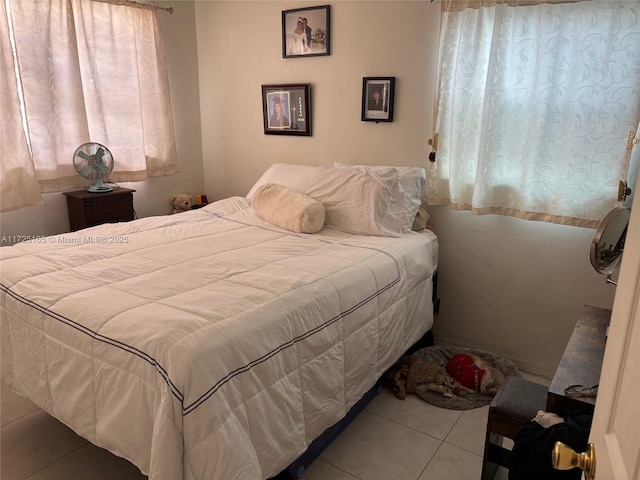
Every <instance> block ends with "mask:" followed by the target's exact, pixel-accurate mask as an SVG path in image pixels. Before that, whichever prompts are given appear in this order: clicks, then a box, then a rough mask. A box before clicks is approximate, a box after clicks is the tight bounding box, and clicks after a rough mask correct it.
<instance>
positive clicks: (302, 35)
mask: <svg viewBox="0 0 640 480" xmlns="http://www.w3.org/2000/svg"><path fill="white" fill-rule="evenodd" d="M330 9H331V6H330V5H322V6H320V7H305V8H296V9H294V10H284V11H283V12H282V58H293V57H317V56H320V55H330V54H331V42H330V39H331V29H330V27H329V24H330V22H329V14H330Z"/></svg>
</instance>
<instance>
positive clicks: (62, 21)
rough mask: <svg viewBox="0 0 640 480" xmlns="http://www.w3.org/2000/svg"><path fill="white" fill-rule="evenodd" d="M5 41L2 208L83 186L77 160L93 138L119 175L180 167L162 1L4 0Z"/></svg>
mask: <svg viewBox="0 0 640 480" xmlns="http://www.w3.org/2000/svg"><path fill="white" fill-rule="evenodd" d="M0 48H1V57H0V60H1V61H2V65H1V69H0V71H1V73H0V102H1V103H0V105H1V115H2V125H3V132H2V143H1V144H0V174H1V175H0V188H1V190H0V197H1V200H2V203H1V204H0V210H2V211H8V210H14V209H16V208H20V207H23V206H28V205H37V204H40V203H41V202H42V200H41V195H40V193H41V192H42V193H44V192H56V191H62V190H68V189H70V188H74V187H80V186H84V185H85V184H86V183H85V181H84V179H83V178H82V177H81V176H80V175H78V174H77V173H76V171H75V169H74V167H73V162H72V157H73V153H74V151H75V149H76V148H77V147H78V146H79V145H81V144H83V143H85V142H88V141H92V142H98V143H102V144H104V145H106V146H107V147H108V148H109V150H110V151H111V152H112V153H113V156H114V159H115V168H114V171H113V172H112V173H111V175H110V177H109V180H111V181H115V182H118V181H122V182H124V181H141V180H144V179H146V178H148V177H150V176H160V175H169V174H173V173H176V172H177V171H178V163H177V155H176V148H175V136H174V129H173V120H172V115H171V104H170V96H169V81H168V75H167V66H166V63H165V59H164V48H163V44H162V38H161V36H160V31H159V25H158V20H157V17H156V12H155V10H154V9H153V8H146V7H143V6H142V5H137V6H128V5H121V4H118V5H115V4H109V3H103V2H96V1H87V0H60V1H55V2H49V1H46V2H43V1H35V2H34V1H33V0H0ZM5 126H6V128H5ZM23 126H24V128H23Z"/></svg>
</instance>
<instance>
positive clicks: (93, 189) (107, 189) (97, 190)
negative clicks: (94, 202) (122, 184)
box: [87, 185, 113, 193]
mask: <svg viewBox="0 0 640 480" xmlns="http://www.w3.org/2000/svg"><path fill="white" fill-rule="evenodd" d="M87 191H89V192H91V193H107V192H112V191H113V188H111V187H108V186H107V185H100V186H98V185H91V186H90V187H89V188H87Z"/></svg>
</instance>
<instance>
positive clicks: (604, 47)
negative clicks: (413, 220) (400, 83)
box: [429, 0, 640, 227]
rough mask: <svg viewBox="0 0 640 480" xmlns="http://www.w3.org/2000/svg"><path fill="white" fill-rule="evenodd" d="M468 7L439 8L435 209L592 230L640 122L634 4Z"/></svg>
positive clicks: (638, 29)
mask: <svg viewBox="0 0 640 480" xmlns="http://www.w3.org/2000/svg"><path fill="white" fill-rule="evenodd" d="M499 1H500V0H499ZM508 1H510V3H512V4H518V2H517V1H514V0H508ZM560 1H561V0H560ZM463 3H465V2H463V1H458V2H457V4H456V2H454V1H450V0H449V1H444V2H443V7H444V8H443V13H442V27H441V37H440V50H439V56H440V63H439V69H440V71H439V75H438V93H437V107H436V110H437V113H436V131H437V132H438V134H439V147H438V155H437V161H436V163H435V164H434V165H433V168H432V169H431V171H430V172H429V201H430V203H431V204H440V205H450V206H452V207H454V208H457V209H467V210H471V211H472V212H474V213H479V214H483V213H497V214H504V215H512V216H516V217H520V218H525V219H532V220H543V221H550V222H555V223H562V224H569V225H580V226H587V227H595V226H596V225H597V223H598V222H599V220H600V219H602V218H603V217H604V216H605V214H606V213H607V212H608V211H609V210H610V209H611V208H612V207H613V206H614V204H615V201H616V198H617V189H618V182H619V181H620V180H623V179H625V178H626V169H627V166H628V159H629V151H628V150H627V149H626V146H627V139H628V137H629V134H630V131H634V132H635V130H636V128H637V126H638V121H639V120H640V117H639V112H640V68H639V65H640V64H639V61H640V18H639V13H640V11H639V10H638V9H637V2H635V1H633V2H632V1H615V2H614V1H604V2H598V1H581V2H577V3H559V4H539V5H530V4H531V3H536V2H534V1H532V0H527V2H526V3H528V4H529V5H528V6H509V5H506V4H503V3H500V4H498V5H496V1H493V2H492V3H493V6H489V7H487V6H480V7H479V8H465V9H461V8H460V6H461V5H462V4H463ZM469 3H475V4H476V5H475V6H476V7H478V5H477V4H487V3H491V2H488V1H487V0H485V1H483V2H473V1H471V2H467V4H469ZM520 3H525V2H520ZM537 3H542V2H537ZM555 3H558V0H555ZM452 5H453V6H455V7H456V8H457V10H458V11H451V9H449V8H448V7H450V6H452Z"/></svg>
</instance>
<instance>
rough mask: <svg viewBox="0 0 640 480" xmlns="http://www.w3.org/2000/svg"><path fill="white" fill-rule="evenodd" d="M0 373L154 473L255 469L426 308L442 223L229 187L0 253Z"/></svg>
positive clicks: (332, 410)
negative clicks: (280, 216)
mask: <svg viewBox="0 0 640 480" xmlns="http://www.w3.org/2000/svg"><path fill="white" fill-rule="evenodd" d="M0 253H1V263H0V275H1V277H0V278H1V294H0V295H1V304H0V307H1V313H2V316H1V322H2V323H1V326H0V328H1V333H2V377H3V378H2V379H3V381H5V382H7V383H8V384H9V385H10V386H12V388H13V389H14V390H16V391H17V392H19V393H22V394H24V395H26V396H27V397H29V398H30V399H31V400H33V401H34V402H35V403H36V404H37V405H38V406H40V407H41V408H43V409H45V410H46V411H48V412H49V413H50V414H51V415H53V416H55V417H56V418H58V419H59V420H61V421H62V422H64V423H65V424H67V425H68V426H70V427H71V428H73V429H74V430H75V431H76V432H77V433H78V434H80V435H82V436H83V437H85V438H87V439H88V440H90V441H91V442H93V443H94V444H96V445H99V446H101V447H103V448H106V449H108V450H110V451H112V452H113V453H115V454H116V455H119V456H122V457H124V458H127V459H129V460H130V461H131V462H133V463H134V464H136V465H137V466H138V467H139V468H140V469H141V470H142V472H144V473H146V474H148V475H149V477H150V478H151V479H152V480H165V479H166V480H180V479H188V480H190V479H199V480H207V479H213V478H215V479H216V480H228V479H242V480H251V479H264V478H267V477H269V476H272V475H274V474H276V473H278V472H279V471H280V470H282V469H283V468H285V467H286V466H287V465H288V464H289V463H290V462H291V461H293V460H294V459H295V458H297V456H299V455H300V454H301V453H302V452H304V450H305V449H306V448H307V446H308V445H309V443H310V442H311V441H312V440H313V439H314V438H316V437H317V436H318V435H320V434H321V433H322V432H323V431H324V430H325V429H326V428H327V427H329V426H331V425H332V424H334V423H335V422H337V421H338V420H339V419H340V418H342V417H343V416H344V415H345V413H346V412H347V411H348V409H349V408H350V407H351V406H352V405H353V404H355V402H357V400H359V398H360V397H361V396H362V394H363V393H364V392H366V391H367V390H368V389H369V388H371V387H372V386H373V385H374V383H375V382H376V380H377V379H378V378H379V376H380V375H381V374H382V373H383V372H384V371H385V370H386V369H387V368H388V367H389V366H390V365H391V364H392V363H393V362H394V361H395V360H396V359H397V358H398V357H399V356H400V355H401V354H402V353H403V352H404V351H405V350H406V349H407V348H408V347H409V346H411V345H412V344H413V343H414V342H415V341H417V340H418V339H419V338H420V337H421V336H422V335H423V334H424V333H425V332H426V331H427V330H428V329H429V328H431V325H432V322H433V316H432V305H431V277H432V275H433V273H434V272H435V269H436V262H437V239H436V237H435V235H434V234H433V233H432V232H430V231H425V232H421V233H416V232H412V233H411V234H408V235H404V236H402V237H401V238H391V237H367V236H356V235H349V234H345V233H342V232H339V231H337V230H331V229H328V228H325V229H323V230H322V231H321V232H320V233H318V234H314V235H305V234H294V233H292V232H288V231H285V230H282V229H279V228H277V227H274V226H273V225H270V224H268V223H266V222H264V221H263V220H261V219H260V218H258V217H257V216H256V215H255V214H253V212H252V210H251V208H250V205H249V203H248V201H247V200H245V199H244V198H240V197H234V198H230V199H226V200H222V201H219V202H216V203H213V204H211V205H209V206H207V207H205V208H202V209H199V210H194V211H191V212H186V213H181V214H178V215H171V216H163V217H150V218H145V219H140V220H137V221H134V222H129V223H121V224H110V225H101V226H98V227H94V228H91V229H87V230H83V231H80V232H75V233H71V234H66V235H61V236H55V237H48V238H45V239H38V240H37V241H32V242H29V243H20V244H17V245H15V246H12V247H3V248H2V249H1V251H0Z"/></svg>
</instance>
